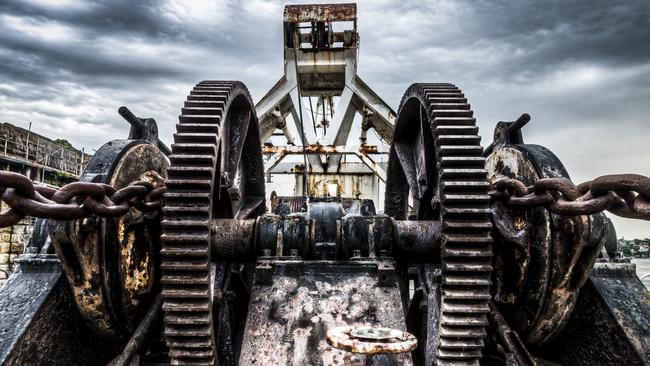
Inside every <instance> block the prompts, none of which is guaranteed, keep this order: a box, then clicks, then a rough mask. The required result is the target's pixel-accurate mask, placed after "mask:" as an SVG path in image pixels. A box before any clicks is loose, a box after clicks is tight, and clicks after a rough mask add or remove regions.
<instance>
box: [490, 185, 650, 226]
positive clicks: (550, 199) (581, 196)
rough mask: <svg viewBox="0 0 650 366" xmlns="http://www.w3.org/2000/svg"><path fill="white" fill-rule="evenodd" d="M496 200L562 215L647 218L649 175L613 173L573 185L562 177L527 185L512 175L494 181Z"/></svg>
mask: <svg viewBox="0 0 650 366" xmlns="http://www.w3.org/2000/svg"><path fill="white" fill-rule="evenodd" d="M494 185H495V188H496V190H495V191H493V192H491V193H492V197H493V198H494V199H495V200H503V201H505V203H506V204H507V205H508V206H510V207H513V208H519V209H527V208H532V207H539V206H544V207H547V208H548V209H549V210H550V211H551V212H553V213H556V214H559V215H564V216H575V215H589V214H593V213H598V212H602V211H605V210H607V211H609V212H611V213H613V214H615V215H618V216H622V217H627V218H633V219H640V220H650V178H648V177H646V176H642V175H638V174H616V175H605V176H602V177H598V178H596V179H594V180H593V181H588V182H584V183H581V184H578V185H576V184H574V183H573V182H571V181H570V180H569V179H567V178H564V177H559V178H542V179H539V180H537V181H535V183H534V184H533V185H532V186H530V187H527V186H526V185H524V184H523V183H522V182H521V181H518V180H516V179H512V178H503V179H498V180H496V181H495V182H494Z"/></svg>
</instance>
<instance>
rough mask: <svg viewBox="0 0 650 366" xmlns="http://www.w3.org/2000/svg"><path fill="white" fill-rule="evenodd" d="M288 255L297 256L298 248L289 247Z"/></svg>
mask: <svg viewBox="0 0 650 366" xmlns="http://www.w3.org/2000/svg"><path fill="white" fill-rule="evenodd" d="M289 256H291V257H297V256H298V249H291V250H290V251H289Z"/></svg>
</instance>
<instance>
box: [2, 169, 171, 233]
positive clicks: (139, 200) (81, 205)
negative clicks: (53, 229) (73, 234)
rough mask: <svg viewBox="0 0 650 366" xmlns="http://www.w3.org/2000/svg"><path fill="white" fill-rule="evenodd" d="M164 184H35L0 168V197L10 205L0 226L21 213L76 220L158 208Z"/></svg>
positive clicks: (19, 216)
mask: <svg viewBox="0 0 650 366" xmlns="http://www.w3.org/2000/svg"><path fill="white" fill-rule="evenodd" d="M165 191H166V188H165V187H164V186H160V187H155V186H154V185H153V184H152V183H151V182H148V181H137V182H133V183H131V184H129V185H128V186H126V187H124V188H122V189H120V190H115V188H113V187H111V186H109V185H108V184H103V183H86V182H73V183H69V184H66V185H65V186H63V187H61V188H59V189H54V188H50V187H46V186H42V185H35V184H34V183H32V181H31V180H29V178H27V177H26V176H24V175H22V174H18V173H13V172H0V197H1V198H2V201H4V202H5V203H6V204H7V205H8V206H9V207H10V208H9V209H8V210H6V211H4V212H2V213H0V227H5V226H11V225H15V224H16V223H18V221H20V220H22V219H23V218H24V217H25V216H33V217H40V218H46V219H53V220H76V219H81V218H84V217H88V216H90V215H91V214H95V215H97V216H101V217H117V216H122V215H125V214H126V213H127V212H128V211H129V209H130V208H131V207H135V208H137V209H138V210H140V211H142V212H146V213H151V212H154V211H157V210H160V209H161V208H162V205H163V203H162V195H163V193H165Z"/></svg>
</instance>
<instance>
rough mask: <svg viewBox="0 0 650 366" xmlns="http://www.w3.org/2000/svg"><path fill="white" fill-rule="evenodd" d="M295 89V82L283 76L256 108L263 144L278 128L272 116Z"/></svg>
mask: <svg viewBox="0 0 650 366" xmlns="http://www.w3.org/2000/svg"><path fill="white" fill-rule="evenodd" d="M295 87H296V83H295V81H291V80H288V79H287V78H286V76H282V77H281V78H280V80H278V82H277V83H275V85H274V86H273V87H272V88H271V90H269V92H268V93H266V95H265V96H264V97H263V98H262V99H261V100H260V101H259V102H258V103H257V105H256V106H255V111H256V113H257V120H258V121H259V123H260V137H261V140H262V142H264V141H266V140H267V139H268V138H269V137H270V136H271V134H272V133H273V131H275V129H276V128H277V127H278V126H277V121H276V120H275V118H274V117H273V116H271V115H270V114H271V113H272V112H273V110H275V108H277V107H278V106H279V105H281V104H282V103H283V102H284V101H285V100H286V99H287V98H288V96H289V92H290V91H291V90H292V89H293V88H295Z"/></svg>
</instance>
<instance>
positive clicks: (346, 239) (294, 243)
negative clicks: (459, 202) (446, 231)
mask: <svg viewBox="0 0 650 366" xmlns="http://www.w3.org/2000/svg"><path fill="white" fill-rule="evenodd" d="M324 233H325V234H324ZM210 239H211V247H212V253H213V254H214V255H215V256H216V258H219V260H225V261H241V260H245V259H253V258H255V257H258V256H261V257H271V256H273V257H287V256H289V257H300V258H302V259H314V260H346V259H350V258H357V257H386V256H392V257H394V258H395V259H397V260H398V261H402V260H403V261H409V262H425V261H426V262H437V261H438V260H439V258H440V244H441V242H442V234H441V230H440V222H439V221H400V220H394V219H392V218H390V217H388V216H385V215H375V216H361V215H346V216H344V217H342V218H340V219H339V220H332V221H319V220H316V219H313V218H310V217H309V215H308V214H300V213H299V214H291V215H287V216H279V215H270V214H267V215H262V216H260V217H259V218H257V219H246V220H237V219H217V220H213V221H212V224H211V226H210ZM163 251H164V249H163Z"/></svg>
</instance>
